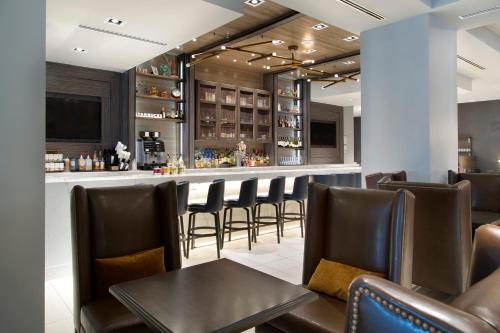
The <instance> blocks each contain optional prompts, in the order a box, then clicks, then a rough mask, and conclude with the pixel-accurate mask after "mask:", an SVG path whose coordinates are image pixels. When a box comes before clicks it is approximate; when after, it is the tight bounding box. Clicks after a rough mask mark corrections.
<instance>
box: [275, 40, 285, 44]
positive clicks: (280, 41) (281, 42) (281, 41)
mask: <svg viewBox="0 0 500 333" xmlns="http://www.w3.org/2000/svg"><path fill="white" fill-rule="evenodd" d="M284 43H285V41H284V40H281V39H273V45H281V44H284Z"/></svg>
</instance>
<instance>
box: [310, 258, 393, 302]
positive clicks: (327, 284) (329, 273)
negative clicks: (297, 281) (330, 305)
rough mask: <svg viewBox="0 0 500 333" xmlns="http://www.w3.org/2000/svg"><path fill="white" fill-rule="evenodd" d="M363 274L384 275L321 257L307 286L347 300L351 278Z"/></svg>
mask: <svg viewBox="0 0 500 333" xmlns="http://www.w3.org/2000/svg"><path fill="white" fill-rule="evenodd" d="M363 274H368V275H375V276H379V277H385V274H382V273H376V272H370V271H365V270H364V269H361V268H357V267H353V266H349V265H344V264H341V263H339V262H335V261H330V260H326V259H321V261H320V262H319V264H318V266H317V267H316V270H315V271H314V274H313V275H312V276H311V279H310V280H309V284H308V285H307V288H308V289H310V290H313V291H317V292H321V293H324V294H327V295H330V296H333V297H337V298H338V299H341V300H343V301H345V302H347V292H348V291H349V286H350V284H351V282H352V280H354V279H355V278H357V277H358V276H360V275H363Z"/></svg>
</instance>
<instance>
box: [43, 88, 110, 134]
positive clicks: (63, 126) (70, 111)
mask: <svg viewBox="0 0 500 333" xmlns="http://www.w3.org/2000/svg"><path fill="white" fill-rule="evenodd" d="M45 125H46V126H45V129H46V137H47V141H74V142H100V141H101V98H100V97H94V96H81V95H69V94H57V93H47V96H46V122H45Z"/></svg>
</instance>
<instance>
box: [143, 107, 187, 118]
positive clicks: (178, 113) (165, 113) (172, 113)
mask: <svg viewBox="0 0 500 333" xmlns="http://www.w3.org/2000/svg"><path fill="white" fill-rule="evenodd" d="M135 116H136V117H137V118H148V119H182V118H183V117H184V113H183V112H182V110H174V109H170V110H167V109H166V107H164V106H162V107H161V108H160V111H159V113H156V112H136V113H135Z"/></svg>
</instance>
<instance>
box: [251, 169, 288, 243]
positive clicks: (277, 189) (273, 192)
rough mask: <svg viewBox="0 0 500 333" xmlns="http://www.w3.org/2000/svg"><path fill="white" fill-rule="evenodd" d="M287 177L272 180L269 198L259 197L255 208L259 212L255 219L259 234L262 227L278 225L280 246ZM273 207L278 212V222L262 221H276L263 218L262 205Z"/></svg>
mask: <svg viewBox="0 0 500 333" xmlns="http://www.w3.org/2000/svg"><path fill="white" fill-rule="evenodd" d="M285 180H286V179H285V177H283V176H279V177H276V178H273V179H271V184H270V185H269V193H268V195H267V196H258V197H257V204H256V205H255V208H254V216H255V215H256V214H255V211H256V210H258V214H257V217H256V218H255V223H256V226H257V234H258V233H259V227H260V226H261V225H272V224H276V235H277V236H278V244H279V243H280V224H281V204H282V203H283V198H284V192H285ZM265 204H267V205H273V206H274V208H275V210H276V222H274V221H262V219H269V220H271V219H274V216H261V215H260V208H261V206H262V205H265Z"/></svg>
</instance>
